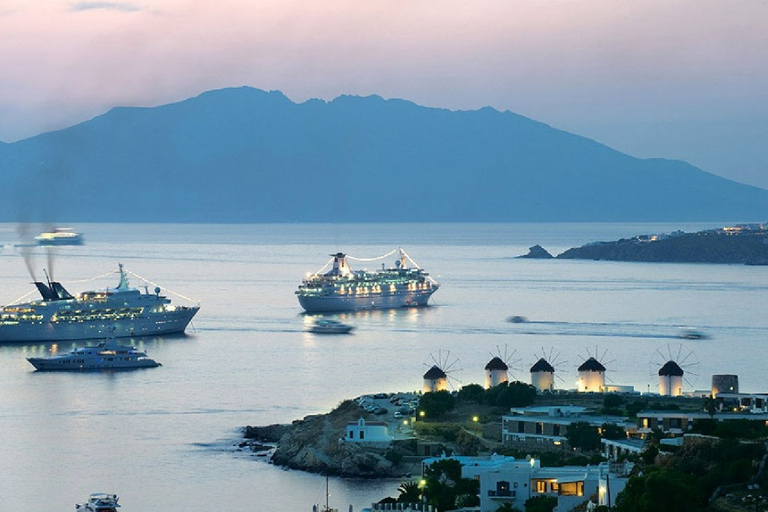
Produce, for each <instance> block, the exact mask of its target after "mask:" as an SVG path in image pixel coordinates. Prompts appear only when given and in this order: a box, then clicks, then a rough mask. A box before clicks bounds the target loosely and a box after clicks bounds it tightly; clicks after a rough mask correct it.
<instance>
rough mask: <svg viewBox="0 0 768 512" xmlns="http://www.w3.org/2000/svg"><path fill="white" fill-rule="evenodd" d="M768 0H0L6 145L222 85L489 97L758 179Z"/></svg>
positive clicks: (766, 85) (1, 113) (762, 168)
mask: <svg viewBox="0 0 768 512" xmlns="http://www.w3.org/2000/svg"><path fill="white" fill-rule="evenodd" d="M767 63H768V0H760V1H758V0H738V1H736V2H729V1H726V0H690V1H689V0H471V1H468V0H461V1H459V0H323V1H316V0H218V1H203V0H125V1H123V0H115V1H76V0H73V1H68V0H0V141H5V142H13V141H16V140H19V139H23V138H26V137H30V136H33V135H36V134H38V133H42V132H46V131H51V130H55V129H60V128H64V127H67V126H70V125H73V124H76V123H78V122H82V121H84V120H87V119H90V118H92V117H94V116H97V115H100V114H102V113H104V112H106V111H107V110H109V109H110V108H111V107H114V106H156V105H161V104H165V103H170V102H175V101H180V100H183V99H186V98H189V97H192V96H196V95H197V94H200V93H201V92H204V91H206V90H211V89H218V88H222V87H239V86H242V85H247V86H252V87H256V88H259V89H264V90H280V91H282V92H283V93H285V94H286V95H287V96H288V97H289V98H290V99H291V100H293V101H296V102H302V101H306V100H307V99H310V98H322V99H325V100H331V99H333V98H335V97H336V96H339V95H341V94H353V95H360V96H367V95H370V94H378V95H380V96H382V97H384V98H402V99H407V100H411V101H413V102H415V103H418V104H420V105H425V106H430V107H439V108H448V109H451V110H469V109H478V108H481V107H484V106H491V107H493V108H496V109H498V110H501V111H504V110H510V111H512V112H515V113H518V114H522V115H525V116H528V117H530V118H532V119H535V120H537V121H541V122H544V123H547V124H549V125H551V126H553V127H555V128H559V129H562V130H566V131H569V132H573V133H576V134H579V135H583V136H585V137H589V138H592V139H595V140H597V141H599V142H601V143H603V144H606V145H608V146H610V147H613V148H615V149H617V150H620V151H623V152H626V153H628V154H630V155H633V156H637V157H641V158H651V157H660V158H674V159H680V160H685V161H687V162H689V163H691V164H693V165H695V166H697V167H700V168H701V169H704V170H706V171H709V172H712V173H714V174H718V175H720V176H724V177H726V178H729V179H733V180H736V181H739V182H742V183H747V184H751V185H755V186H759V187H762V188H768V164H766V162H768V140H767V139H768V64H767Z"/></svg>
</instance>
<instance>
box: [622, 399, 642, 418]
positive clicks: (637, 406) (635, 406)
mask: <svg viewBox="0 0 768 512" xmlns="http://www.w3.org/2000/svg"><path fill="white" fill-rule="evenodd" d="M647 406H648V401H647V400H634V401H632V402H629V403H628V404H626V405H625V406H624V408H625V409H626V411H627V416H631V417H636V416H637V413H639V412H640V411H642V410H643V409H645V408H646V407H647Z"/></svg>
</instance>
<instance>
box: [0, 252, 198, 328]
mask: <svg viewBox="0 0 768 512" xmlns="http://www.w3.org/2000/svg"><path fill="white" fill-rule="evenodd" d="M118 273H119V274H120V282H119V283H118V285H117V287H115V288H106V289H103V290H96V291H85V292H82V293H80V294H79V295H76V296H73V295H71V294H70V293H69V292H68V291H67V290H66V289H65V288H64V287H63V286H62V285H61V283H59V282H56V281H53V282H51V281H48V282H47V283H42V282H38V281H36V282H35V283H34V284H35V286H37V289H38V291H39V292H40V295H41V296H42V300H34V301H31V302H25V303H18V304H11V305H8V306H5V307H2V308H0V343H11V342H25V341H63V340H85V339H96V338H105V337H106V336H107V335H108V334H110V328H111V327H114V333H113V335H114V336H115V337H117V338H124V337H130V336H153V335H158V334H169V333H175V332H183V331H184V329H186V328H187V325H188V324H189V322H190V321H191V320H192V317H193V316H195V313H197V311H198V310H199V309H200V306H176V305H173V304H171V300H170V299H168V298H167V297H166V296H164V295H160V288H159V287H156V288H155V289H154V293H150V292H149V289H148V288H147V287H145V289H144V291H140V290H138V289H137V288H133V287H131V286H130V284H129V281H128V275H127V273H126V271H125V269H124V268H123V265H122V264H120V265H119V266H118Z"/></svg>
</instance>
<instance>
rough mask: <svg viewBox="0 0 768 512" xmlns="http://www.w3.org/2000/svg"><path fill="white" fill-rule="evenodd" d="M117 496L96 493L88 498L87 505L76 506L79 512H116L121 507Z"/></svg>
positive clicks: (79, 504)
mask: <svg viewBox="0 0 768 512" xmlns="http://www.w3.org/2000/svg"><path fill="white" fill-rule="evenodd" d="M119 499H120V498H118V497H117V494H107V493H103V492H96V493H93V494H91V495H90V496H89V497H88V501H87V502H85V503H77V504H75V510H76V511H77V512H116V511H117V508H118V507H119V506H120V504H119V503H118V500H119Z"/></svg>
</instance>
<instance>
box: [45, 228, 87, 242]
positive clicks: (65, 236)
mask: <svg viewBox="0 0 768 512" xmlns="http://www.w3.org/2000/svg"><path fill="white" fill-rule="evenodd" d="M35 242H37V245H83V243H84V240H83V235H82V234H80V233H76V232H75V231H73V230H72V228H53V231H44V232H42V233H40V234H39V235H38V236H36V237H35Z"/></svg>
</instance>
